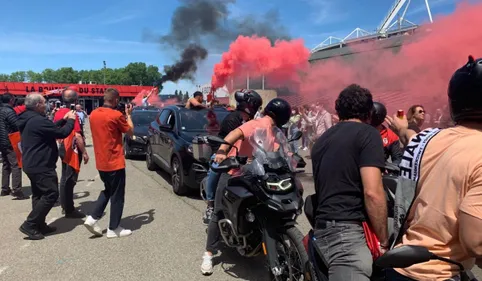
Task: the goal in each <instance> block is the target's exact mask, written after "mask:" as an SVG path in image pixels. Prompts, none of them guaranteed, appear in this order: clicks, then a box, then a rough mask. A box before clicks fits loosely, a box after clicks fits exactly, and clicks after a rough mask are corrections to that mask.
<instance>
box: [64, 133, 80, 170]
mask: <svg viewBox="0 0 482 281" xmlns="http://www.w3.org/2000/svg"><path fill="white" fill-rule="evenodd" d="M63 142H64V147H65V156H64V159H63V162H64V163H65V164H67V165H69V166H70V167H72V168H74V170H75V171H76V172H77V173H79V172H80V160H79V152H78V150H77V145H76V144H75V132H74V131H72V133H70V135H69V136H68V137H66V138H65V139H64V140H63Z"/></svg>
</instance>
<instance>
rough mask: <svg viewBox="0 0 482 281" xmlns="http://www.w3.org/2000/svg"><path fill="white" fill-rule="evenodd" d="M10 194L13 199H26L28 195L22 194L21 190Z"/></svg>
mask: <svg viewBox="0 0 482 281" xmlns="http://www.w3.org/2000/svg"><path fill="white" fill-rule="evenodd" d="M12 196H13V199H14V200H27V199H29V198H30V196H27V195H25V194H23V192H22V191H17V192H12Z"/></svg>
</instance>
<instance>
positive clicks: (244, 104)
mask: <svg viewBox="0 0 482 281" xmlns="http://www.w3.org/2000/svg"><path fill="white" fill-rule="evenodd" d="M234 98H235V99H236V102H237V106H236V110H235V111H233V112H231V113H229V114H228V116H226V118H224V120H223V122H222V123H221V128H220V130H219V133H218V137H220V138H222V139H224V138H225V137H226V136H227V135H228V134H229V133H230V132H231V131H233V130H235V129H236V128H238V127H239V126H241V125H242V124H244V123H245V122H246V121H248V120H250V119H253V118H254V115H255V114H256V112H258V108H259V107H261V105H262V104H263V99H262V98H261V96H260V95H259V94H258V93H257V92H256V91H253V90H240V91H237V92H236V93H235V94H234ZM211 148H212V151H213V152H216V151H218V149H219V145H214V144H212V145H211ZM214 156H215V154H213V156H212V158H211V160H214ZM213 165H215V164H214V163H213ZM220 176H221V175H220V174H219V173H216V172H214V171H213V170H212V169H209V171H208V175H207V181H206V190H205V192H206V201H207V204H208V205H207V208H206V212H205V213H204V216H203V223H204V224H205V225H208V224H209V221H211V217H212V214H213V211H214V196H215V194H216V187H217V185H218V181H219V177H220Z"/></svg>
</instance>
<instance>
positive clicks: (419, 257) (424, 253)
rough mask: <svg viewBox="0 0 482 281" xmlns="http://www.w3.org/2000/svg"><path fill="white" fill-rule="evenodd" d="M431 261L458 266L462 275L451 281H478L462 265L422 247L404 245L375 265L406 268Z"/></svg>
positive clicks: (387, 253) (380, 259)
mask: <svg viewBox="0 0 482 281" xmlns="http://www.w3.org/2000/svg"><path fill="white" fill-rule="evenodd" d="M430 260H440V261H443V262H446V263H450V264H454V265H456V266H458V267H459V271H460V274H459V275H458V276H456V277H452V279H451V280H454V281H455V280H457V281H477V278H475V276H474V274H473V273H472V272H471V271H470V270H466V269H465V267H464V266H463V265H462V264H461V263H459V262H456V261H454V260H451V259H447V258H444V257H440V256H437V255H435V254H433V253H432V252H430V251H429V250H427V249H426V248H424V247H421V246H410V245H404V246H401V247H398V248H395V249H392V250H390V251H388V252H386V253H385V254H384V255H383V256H381V257H380V258H378V259H377V260H376V261H375V265H376V266H378V267H380V268H406V267H409V266H412V265H414V264H417V263H422V262H427V261H430Z"/></svg>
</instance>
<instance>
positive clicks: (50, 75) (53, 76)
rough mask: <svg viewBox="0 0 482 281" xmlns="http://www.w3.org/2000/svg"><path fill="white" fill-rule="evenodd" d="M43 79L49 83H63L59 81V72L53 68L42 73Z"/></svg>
mask: <svg viewBox="0 0 482 281" xmlns="http://www.w3.org/2000/svg"><path fill="white" fill-rule="evenodd" d="M42 78H43V80H44V81H45V82H47V83H61V81H58V79H57V72H56V71H55V70H53V69H51V68H47V69H45V70H44V71H42Z"/></svg>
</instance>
